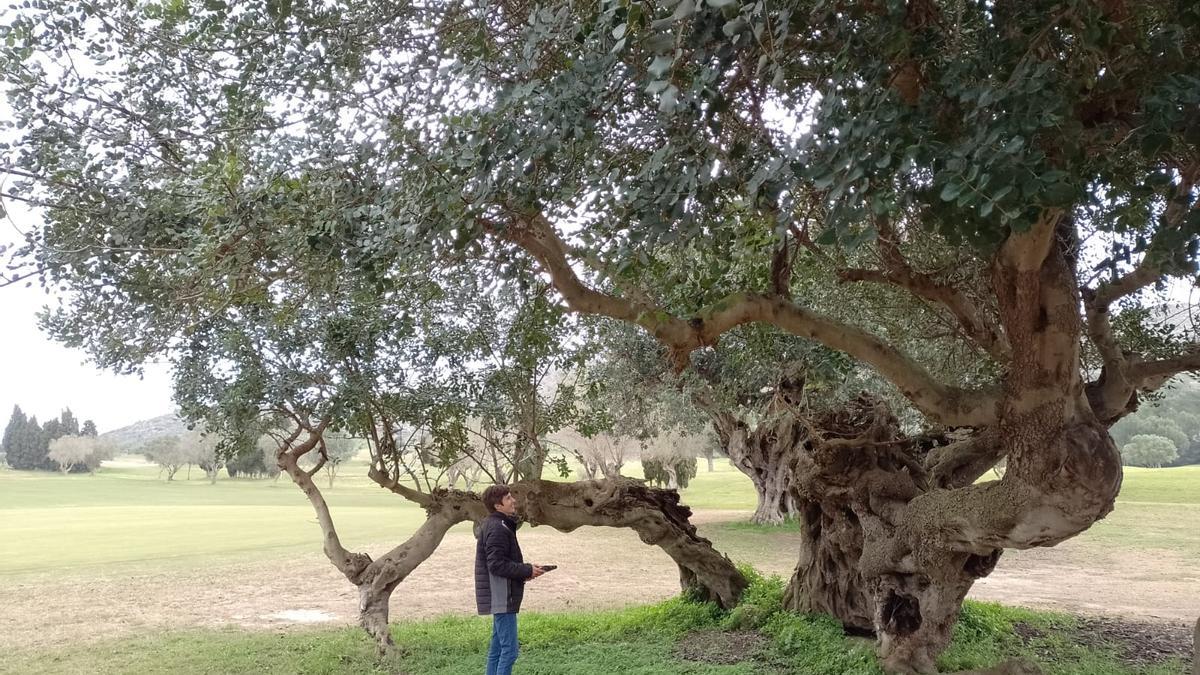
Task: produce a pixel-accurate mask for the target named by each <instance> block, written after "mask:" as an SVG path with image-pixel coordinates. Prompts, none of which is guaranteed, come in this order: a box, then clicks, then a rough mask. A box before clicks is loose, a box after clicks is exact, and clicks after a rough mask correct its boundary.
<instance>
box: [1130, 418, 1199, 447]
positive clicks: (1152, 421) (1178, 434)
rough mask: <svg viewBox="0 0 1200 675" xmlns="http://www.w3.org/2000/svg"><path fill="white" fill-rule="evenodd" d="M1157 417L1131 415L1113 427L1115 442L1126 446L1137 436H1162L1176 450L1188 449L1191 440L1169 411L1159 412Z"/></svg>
mask: <svg viewBox="0 0 1200 675" xmlns="http://www.w3.org/2000/svg"><path fill="white" fill-rule="evenodd" d="M1157 412H1158V413H1160V414H1156V415H1131V416H1129V417H1126V418H1124V419H1122V420H1121V421H1120V422H1117V423H1116V424H1114V425H1113V426H1112V437H1113V440H1114V441H1115V442H1116V443H1117V445H1119V446H1124V445H1126V444H1127V443H1129V441H1131V440H1132V439H1133V438H1134V437H1135V436H1142V435H1148V436H1161V437H1163V438H1166V439H1169V440H1170V441H1171V445H1173V446H1174V447H1175V449H1176V450H1182V449H1183V448H1186V447H1187V446H1188V445H1189V444H1190V443H1191V439H1190V438H1188V435H1187V434H1186V433H1185V432H1184V431H1183V429H1181V428H1179V424H1178V423H1177V422H1176V421H1175V419H1173V416H1172V417H1168V416H1166V415H1167V411H1164V410H1158V411H1157Z"/></svg>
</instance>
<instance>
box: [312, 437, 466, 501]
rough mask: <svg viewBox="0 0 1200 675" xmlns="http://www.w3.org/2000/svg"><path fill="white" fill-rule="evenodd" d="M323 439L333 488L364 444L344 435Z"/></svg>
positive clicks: (330, 485) (326, 470)
mask: <svg viewBox="0 0 1200 675" xmlns="http://www.w3.org/2000/svg"><path fill="white" fill-rule="evenodd" d="M323 438H324V441H325V456H326V461H325V475H326V476H328V478H329V487H333V479H334V478H336V477H337V472H338V469H340V468H341V467H342V465H343V464H344V463H345V462H346V461H347V460H349V459H351V458H352V457H354V455H356V454H357V453H358V451H359V450H361V449H362V448H363V444H364V442H363V440H362V439H361V438H353V437H351V436H345V435H342V434H325V435H324V437H323ZM468 489H470V488H468Z"/></svg>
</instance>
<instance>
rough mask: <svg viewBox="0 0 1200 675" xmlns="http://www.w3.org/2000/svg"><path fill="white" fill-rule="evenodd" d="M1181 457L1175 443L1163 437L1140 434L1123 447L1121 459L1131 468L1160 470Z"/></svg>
mask: <svg viewBox="0 0 1200 675" xmlns="http://www.w3.org/2000/svg"><path fill="white" fill-rule="evenodd" d="M1178 456H1179V450H1178V449H1176V447H1175V443H1173V442H1172V441H1171V439H1169V438H1165V437H1163V436H1154V435H1150V434H1138V435H1137V436H1134V437H1133V438H1131V439H1129V442H1128V443H1126V444H1125V445H1123V446H1121V457H1122V458H1124V460H1125V463H1126V464H1129V465H1131V466H1149V467H1153V468H1158V467H1160V466H1162V465H1164V464H1170V463H1171V462H1172V461H1174V460H1175V458H1176V457H1178Z"/></svg>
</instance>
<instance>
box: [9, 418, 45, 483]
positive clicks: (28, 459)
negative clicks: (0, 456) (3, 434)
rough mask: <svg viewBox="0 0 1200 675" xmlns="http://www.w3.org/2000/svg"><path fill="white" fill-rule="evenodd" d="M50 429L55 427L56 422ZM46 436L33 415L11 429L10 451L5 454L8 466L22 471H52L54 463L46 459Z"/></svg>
mask: <svg viewBox="0 0 1200 675" xmlns="http://www.w3.org/2000/svg"><path fill="white" fill-rule="evenodd" d="M51 422H54V424H53V425H51V428H52V429H54V428H55V427H57V423H58V420H51ZM10 424H11V423H10ZM48 443H49V440H48V436H47V433H46V431H45V430H44V429H43V428H42V425H41V424H39V423H38V419H37V416H36V415H34V416H33V417H30V418H29V419H28V420H26V421H25V423H24V424H19V425H18V426H16V427H15V428H14V429H13V434H12V439H11V446H12V447H11V449H10V450H9V451H8V452H7V453H6V454H5V457H6V461H7V462H8V465H9V466H11V467H12V468H14V469H22V470H26V471H29V470H39V469H40V470H53V469H54V468H55V466H54V463H53V462H51V461H50V460H49V459H47V457H46V453H47V452H48Z"/></svg>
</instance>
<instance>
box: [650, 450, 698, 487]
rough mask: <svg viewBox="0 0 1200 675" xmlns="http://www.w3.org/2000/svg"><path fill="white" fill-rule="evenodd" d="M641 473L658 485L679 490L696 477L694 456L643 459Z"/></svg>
mask: <svg viewBox="0 0 1200 675" xmlns="http://www.w3.org/2000/svg"><path fill="white" fill-rule="evenodd" d="M642 474H643V475H644V476H645V477H646V480H648V481H650V482H651V483H654V484H655V485H657V486H659V487H663V486H666V487H667V488H668V489H671V490H681V489H683V488H686V487H687V486H688V483H689V482H691V480H692V479H693V478H695V477H696V458H695V457H675V458H670V457H668V458H663V459H643V460H642Z"/></svg>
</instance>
